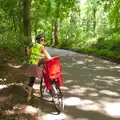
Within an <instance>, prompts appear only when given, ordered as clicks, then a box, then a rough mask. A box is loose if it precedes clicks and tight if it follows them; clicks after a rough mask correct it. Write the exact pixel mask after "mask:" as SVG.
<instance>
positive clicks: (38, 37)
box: [35, 34, 45, 42]
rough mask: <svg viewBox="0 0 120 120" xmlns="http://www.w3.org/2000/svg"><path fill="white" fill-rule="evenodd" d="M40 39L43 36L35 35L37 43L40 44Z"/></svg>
mask: <svg viewBox="0 0 120 120" xmlns="http://www.w3.org/2000/svg"><path fill="white" fill-rule="evenodd" d="M42 37H45V36H44V35H43V34H39V35H37V36H36V37H35V40H36V41H37V42H40V38H42Z"/></svg>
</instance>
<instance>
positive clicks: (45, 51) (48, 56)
mask: <svg viewBox="0 0 120 120" xmlns="http://www.w3.org/2000/svg"><path fill="white" fill-rule="evenodd" d="M41 51H42V52H43V54H44V55H45V57H47V58H48V59H50V58H51V56H50V55H49V53H48V52H47V50H46V49H45V47H44V46H41Z"/></svg>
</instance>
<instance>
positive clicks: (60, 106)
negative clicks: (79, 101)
mask: <svg viewBox="0 0 120 120" xmlns="http://www.w3.org/2000/svg"><path fill="white" fill-rule="evenodd" d="M51 96H52V100H53V102H54V105H55V108H56V109H57V110H58V111H59V112H61V111H63V110H64V101H63V95H62V92H61V89H60V87H59V85H58V82H57V81H55V80H54V81H52V90H51ZM56 100H57V101H56Z"/></svg>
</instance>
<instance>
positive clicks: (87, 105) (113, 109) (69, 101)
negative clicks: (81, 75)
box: [64, 97, 120, 118]
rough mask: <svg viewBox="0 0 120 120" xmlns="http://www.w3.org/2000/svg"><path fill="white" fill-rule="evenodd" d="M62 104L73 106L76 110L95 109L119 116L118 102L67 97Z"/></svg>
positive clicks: (119, 106) (111, 115)
mask: <svg viewBox="0 0 120 120" xmlns="http://www.w3.org/2000/svg"><path fill="white" fill-rule="evenodd" d="M64 104H65V106H74V107H76V108H77V109H78V110H84V111H96V112H99V113H102V114H105V115H107V116H110V117H115V118H120V102H108V101H105V100H89V99H80V98H78V97H69V98H66V99H64Z"/></svg>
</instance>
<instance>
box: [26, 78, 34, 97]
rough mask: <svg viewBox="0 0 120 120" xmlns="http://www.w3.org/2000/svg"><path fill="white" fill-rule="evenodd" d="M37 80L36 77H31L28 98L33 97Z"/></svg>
mask: <svg viewBox="0 0 120 120" xmlns="http://www.w3.org/2000/svg"><path fill="white" fill-rule="evenodd" d="M34 82H35V77H30V80H29V84H28V98H29V99H30V98H31V94H32V89H33V84H34Z"/></svg>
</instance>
